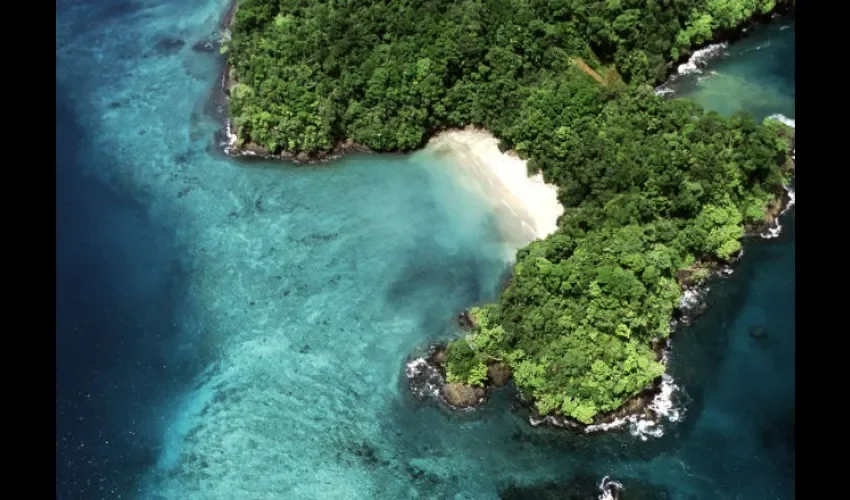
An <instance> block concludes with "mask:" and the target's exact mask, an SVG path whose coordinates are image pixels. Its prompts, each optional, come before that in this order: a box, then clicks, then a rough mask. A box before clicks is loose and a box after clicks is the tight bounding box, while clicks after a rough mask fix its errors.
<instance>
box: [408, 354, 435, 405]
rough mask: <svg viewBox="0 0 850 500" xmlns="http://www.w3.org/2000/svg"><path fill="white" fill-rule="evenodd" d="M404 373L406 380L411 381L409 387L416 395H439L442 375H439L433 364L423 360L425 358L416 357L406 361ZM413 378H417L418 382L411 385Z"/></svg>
mask: <svg viewBox="0 0 850 500" xmlns="http://www.w3.org/2000/svg"><path fill="white" fill-rule="evenodd" d="M404 373H405V375H407V379H408V381H410V382H411V386H412V387H411V389H412V390H413V392H414V393H415V394H416V395H417V396H419V397H424V396H427V395H430V396H439V394H440V384H441V382H442V376H440V373H439V372H438V371H437V370H436V369H435V368H434V367H433V366H431V365H430V364H428V362H427V361H425V358H416V359H414V360H413V361H411V362H409V363H407V365H405V367H404ZM415 378H416V379H419V383H417V384H416V386H415V387H413V384H412V382H413V379H415Z"/></svg>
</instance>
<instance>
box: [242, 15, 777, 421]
mask: <svg viewBox="0 0 850 500" xmlns="http://www.w3.org/2000/svg"><path fill="white" fill-rule="evenodd" d="M775 6H776V5H775V2H774V0H607V1H586V0H546V1H544V0H477V1H476V0H462V1H447V0H432V1H424V0H423V1H414V0H393V1H377V0H360V1H357V2H346V1H343V0H336V1H318V0H274V1H273V0H240V3H239V8H238V10H237V13H236V17H235V21H234V24H233V28H232V40H231V42H230V43H229V44H228V45H227V50H228V52H229V62H230V64H231V66H232V68H233V76H234V77H235V79H236V81H237V82H238V83H236V85H235V86H234V87H233V88H232V89H231V112H232V115H233V121H234V125H235V128H236V130H237V135H238V138H239V141H240V142H242V143H246V142H250V143H253V144H257V145H262V146H263V147H266V148H268V149H269V150H270V151H272V152H280V151H283V150H285V151H289V152H293V153H298V152H306V153H316V152H321V151H330V150H332V149H333V148H334V147H336V146H337V145H338V144H339V143H341V142H343V141H345V140H353V141H355V142H356V143H359V144H362V145H365V146H367V147H369V148H371V149H372V150H376V151H387V150H410V149H413V148H417V147H420V146H421V145H422V144H423V143H424V141H425V140H426V139H427V138H428V136H429V135H430V134H431V133H433V132H434V131H436V130H439V129H444V128H451V127H462V126H466V125H478V126H482V127H485V128H487V129H489V130H490V131H492V132H493V133H494V134H495V135H496V136H497V137H499V138H500V139H501V140H502V143H503V145H504V146H505V147H508V148H511V149H514V150H515V151H517V152H518V153H519V154H520V155H521V156H522V157H524V158H527V159H528V166H529V172H537V171H542V173H543V176H544V178H545V179H546V181H547V182H549V183H553V184H556V185H557V186H558V188H559V198H560V201H561V203H562V204H563V205H564V207H565V213H564V215H563V216H562V217H561V218H560V220H559V223H558V226H559V227H558V230H557V231H556V232H555V233H554V234H552V235H551V236H549V237H548V238H546V239H544V240H539V241H535V242H533V243H532V244H530V245H529V246H528V247H526V248H523V249H522V250H520V251H519V252H518V254H517V263H516V265H515V268H514V273H513V277H512V279H511V282H510V284H509V286H508V287H507V289H506V290H505V291H504V292H503V294H502V295H501V297H500V300H499V303H498V304H491V305H487V306H484V307H481V308H476V309H473V310H472V314H471V316H472V318H473V319H474V322H475V327H474V328H473V330H472V331H471V332H470V334H469V335H467V336H465V337H464V338H461V339H458V340H457V341H455V342H453V343H452V344H450V346H449V350H448V372H449V373H448V376H449V381H451V382H459V383H467V384H472V385H481V384H484V383H485V377H486V372H487V368H486V367H487V363H489V362H491V361H493V360H500V361H503V362H506V363H507V364H509V365H510V366H511V368H512V369H513V373H514V382H515V383H516V385H517V387H518V388H519V389H520V390H521V391H522V392H523V394H524V395H525V396H526V397H527V398H529V399H530V400H532V401H533V402H534V404H535V405H536V407H537V409H538V411H540V412H541V413H552V412H554V413H558V414H564V415H567V416H570V417H572V418H574V419H576V420H578V421H580V422H584V423H588V422H591V421H592V419H593V418H594V417H595V416H596V415H598V414H600V413H602V412H607V411H610V410H613V409H615V408H617V407H618V406H620V405H621V404H622V403H623V402H624V401H625V400H626V399H628V398H629V397H630V396H632V395H634V394H636V393H637V392H639V391H640V390H641V389H643V388H645V387H646V386H647V385H649V384H650V383H651V382H652V380H653V379H655V378H656V377H657V376H658V375H660V374H661V373H662V371H663V369H664V368H663V366H662V365H661V364H660V363H658V362H657V361H656V357H655V354H654V352H653V350H652V346H653V342H655V341H656V340H658V339H663V338H665V337H666V336H667V335H669V330H670V328H669V323H670V319H671V317H672V314H673V311H674V309H675V308H676V306H677V304H678V301H679V298H680V296H681V293H682V292H681V287H680V284H679V283H678V282H677V279H676V277H677V275H681V272H682V271H683V270H687V271H688V274H690V275H691V276H696V277H700V275H703V276H704V275H706V274H707V273H706V272H705V269H706V267H705V266H706V264H707V263H708V262H715V261H724V260H729V259H731V258H733V257H734V256H736V255H737V254H738V253H739V251H740V248H741V244H740V240H741V238H742V237H743V232H744V226H745V225H746V224H752V223H757V222H759V221H761V220H763V219H764V217H765V210H766V208H767V207H768V205H769V204H770V203H771V202H773V201H774V200H775V198H776V195H777V193H778V192H780V191H781V186H782V185H783V184H784V183H786V182H787V179H786V178H785V177H784V176H785V175H787V174H786V172H785V171H784V170H783V167H784V166H785V165H786V162H787V158H786V155H787V151H788V142H787V135H788V134H787V131H786V130H785V129H784V127H783V126H782V125H781V124H779V123H777V122H766V123H764V124H756V123H754V122H753V120H752V119H751V118H750V117H748V116H744V115H736V116H734V117H731V118H724V117H721V116H719V115H717V114H716V113H704V112H703V110H702V109H700V108H699V106H697V105H696V104H694V103H692V102H689V101H686V100H665V99H662V98H660V97H658V96H656V95H654V93H653V91H652V86H651V85H652V84H655V83H657V82H658V81H659V80H661V79H663V78H664V77H665V76H666V74H667V72H668V68H669V65H670V64H671V63H672V62H673V61H675V60H676V59H678V58H679V57H680V56H682V55H683V54H686V53H687V52H688V51H690V50H692V48H693V47H695V46H697V45H699V44H701V43H704V42H705V41H707V40H710V39H711V38H712V36H714V34H716V33H717V32H719V31H721V30H726V29H729V28H733V27H735V26H738V25H740V24H741V23H742V22H744V21H746V20H747V19H749V18H751V17H752V16H754V15H757V14H760V13H767V12H770V11H771V10H772V9H774V8H775Z"/></svg>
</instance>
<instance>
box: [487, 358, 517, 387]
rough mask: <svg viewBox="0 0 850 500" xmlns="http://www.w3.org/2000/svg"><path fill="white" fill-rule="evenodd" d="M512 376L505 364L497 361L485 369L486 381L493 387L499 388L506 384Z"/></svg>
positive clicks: (509, 368)
mask: <svg viewBox="0 0 850 500" xmlns="http://www.w3.org/2000/svg"><path fill="white" fill-rule="evenodd" d="M511 376H513V372H512V371H511V367H510V366H508V365H507V364H505V363H503V362H501V361H497V362H495V363H492V364H490V366H488V367H487V381H488V382H489V383H490V385H492V386H493V387H501V386H503V385H505V384H507V383H508V381H509V380H510V379H511Z"/></svg>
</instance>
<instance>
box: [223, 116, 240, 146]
mask: <svg viewBox="0 0 850 500" xmlns="http://www.w3.org/2000/svg"><path fill="white" fill-rule="evenodd" d="M226 132H227V145H226V146H225V147H224V152H225V153H226V154H231V153H232V152H233V148H234V146H236V141H237V140H238V137H236V134H235V133H234V132H233V127H232V125H231V122H230V120H227V128H226Z"/></svg>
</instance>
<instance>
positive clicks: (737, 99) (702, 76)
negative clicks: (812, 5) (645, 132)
mask: <svg viewBox="0 0 850 500" xmlns="http://www.w3.org/2000/svg"><path fill="white" fill-rule="evenodd" d="M794 30H795V20H794V17H793V16H788V17H778V18H775V19H773V20H772V21H771V22H770V23H769V24H767V25H765V26H762V27H759V28H756V29H754V30H750V32H749V33H746V36H745V37H744V38H743V39H742V40H740V41H738V42H736V43H733V44H731V45H729V46H727V47H726V48H725V49H723V50H720V51H719V53H718V54H717V56H716V57H713V58H709V59H707V64H706V66H705V67H699V68H698V71H695V72H691V73H687V74H684V75H678V76H674V77H673V78H672V82H669V83H668V84H667V85H665V87H667V88H669V89H671V90H673V91H675V95H686V96H688V97H689V98H691V99H693V100H695V101H697V102H698V103H700V104H702V105H703V107H705V108H707V109H713V110H715V111H717V112H719V113H721V114H724V115H730V114H732V113H734V112H736V111H738V110H742V109H743V110H746V111H747V112H748V113H750V114H752V115H753V116H754V117H755V118H756V119H757V120H759V121H761V120H762V119H763V118H765V117H767V116H770V115H773V114H782V115H785V116H787V117H793V116H794V94H795V86H794V72H795V58H794V50H795V37H794Z"/></svg>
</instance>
